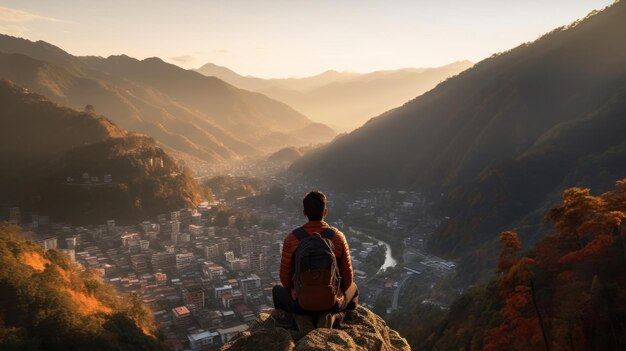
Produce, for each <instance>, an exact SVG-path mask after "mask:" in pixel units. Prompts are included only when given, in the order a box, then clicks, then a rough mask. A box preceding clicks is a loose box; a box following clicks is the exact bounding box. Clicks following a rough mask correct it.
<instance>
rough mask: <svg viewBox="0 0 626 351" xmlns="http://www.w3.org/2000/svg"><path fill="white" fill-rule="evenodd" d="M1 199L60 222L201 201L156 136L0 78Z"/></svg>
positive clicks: (133, 215)
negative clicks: (67, 105) (148, 135)
mask: <svg viewBox="0 0 626 351" xmlns="http://www.w3.org/2000/svg"><path fill="white" fill-rule="evenodd" d="M0 105H2V110H1V111H0V168H1V169H2V174H0V203H3V204H7V203H8V204H11V205H18V206H20V207H22V208H23V209H25V210H34V211H39V212H40V213H43V214H48V215H51V216H52V217H53V218H54V219H55V220H57V221H64V220H67V221H71V222H73V223H77V224H80V223H101V222H103V221H104V220H106V219H110V218H116V219H120V220H122V221H127V220H131V219H132V220H138V219H140V218H144V217H146V216H154V215H156V214H158V213H162V212H164V211H168V210H172V209H178V208H181V207H185V206H189V205H192V204H194V203H197V202H198V201H199V200H200V197H199V190H198V186H197V184H196V183H195V181H194V180H193V179H192V178H191V177H190V176H189V174H188V173H187V172H186V171H185V170H183V169H180V167H178V166H177V165H176V163H175V162H174V161H173V160H172V159H171V158H170V157H169V156H168V155H167V154H166V153H165V152H164V151H163V150H162V149H160V148H158V147H157V146H156V144H155V142H154V140H153V139H151V138H148V137H146V136H143V135H138V134H133V133H131V132H127V131H125V130H123V129H121V128H119V127H117V126H116V125H115V124H113V123H112V122H111V121H110V120H108V119H105V118H103V117H101V116H97V115H95V114H93V113H87V112H78V111H75V110H72V109H69V108H65V107H61V106H59V105H57V104H55V103H53V102H51V101H49V100H47V99H46V98H44V97H43V96H41V95H38V94H34V93H31V92H30V91H28V90H26V89H23V88H21V87H19V86H17V85H15V84H13V83H11V82H9V81H6V80H0Z"/></svg>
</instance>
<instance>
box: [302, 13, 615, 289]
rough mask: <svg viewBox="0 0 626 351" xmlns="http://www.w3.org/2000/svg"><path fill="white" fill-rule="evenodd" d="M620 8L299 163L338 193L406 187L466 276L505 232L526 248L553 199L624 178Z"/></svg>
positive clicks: (481, 266) (522, 49) (502, 57)
mask: <svg viewBox="0 0 626 351" xmlns="http://www.w3.org/2000/svg"><path fill="white" fill-rule="evenodd" d="M624 42H626V3H625V2H623V1H622V2H617V3H615V4H613V5H612V6H609V7H608V8H607V9H605V10H604V11H601V12H594V13H592V14H590V15H589V16H588V17H587V18H585V19H584V20H581V21H578V22H576V23H574V24H572V25H569V26H566V27H563V28H559V29H556V30H554V31H553V32H551V33H548V34H546V35H544V36H543V37H541V38H540V39H538V40H536V41H535V42H532V43H528V44H523V45H521V46H519V47H517V48H515V49H512V50H510V51H508V52H505V53H502V54H497V55H494V56H493V57H491V58H489V59H486V60H484V61H482V62H480V63H478V64H476V65H475V66H474V67H473V68H471V69H468V70H466V71H464V72H462V73H461V74H459V75H458V76H456V77H454V78H451V79H449V80H447V81H445V82H443V83H441V84H439V85H438V86H437V87H436V88H435V89H433V90H431V91H429V92H428V93H425V94H424V95H421V96H419V97H417V98H415V99H414V100H412V101H410V102H408V103H407V104H405V105H403V106H401V107H399V108H396V109H394V110H390V111H388V112H386V113H384V114H382V115H380V116H379V117H377V118H374V119H372V120H370V121H369V122H368V123H366V124H365V125H364V126H363V127H361V128H359V129H357V130H356V131H354V132H352V133H350V134H348V135H345V136H342V137H339V138H337V140H336V141H335V142H333V143H332V144H330V145H328V146H326V147H322V148H319V149H318V150H316V151H315V152H312V153H310V154H308V155H306V156H304V157H303V158H301V159H299V160H298V161H296V162H295V163H294V165H293V166H292V167H291V168H292V170H293V171H296V172H301V173H306V174H308V175H314V176H317V177H318V178H320V179H323V180H325V181H327V182H328V183H329V184H330V185H332V186H334V187H335V188H338V189H343V190H351V189H352V190H354V189H362V188H371V187H396V188H414V189H418V190H420V191H422V192H423V193H425V194H429V195H430V197H431V199H432V200H435V201H437V202H438V206H437V209H438V214H439V216H440V218H444V217H448V218H449V220H445V221H444V222H443V223H442V225H441V226H440V227H439V228H438V230H437V232H436V233H435V234H434V235H433V236H432V238H431V239H430V240H429V243H428V245H429V246H430V248H431V249H433V250H435V251H436V252H438V253H440V254H443V255H446V256H448V257H452V258H462V260H461V264H459V265H458V266H459V271H460V273H461V274H460V276H462V277H463V278H465V279H470V280H471V279H472V278H476V275H477V274H481V272H484V271H485V270H488V269H489V267H493V264H492V263H493V262H489V260H485V257H490V255H489V253H493V252H494V249H495V247H496V244H497V240H496V239H495V238H496V234H497V233H498V232H500V231H501V230H503V229H504V228H514V229H516V230H518V231H519V233H520V236H521V237H522V239H523V240H522V241H523V242H525V243H526V244H527V245H530V244H532V243H533V242H535V241H537V240H538V239H539V238H541V236H543V234H544V233H545V231H546V230H547V227H545V226H543V224H542V222H543V221H542V213H543V212H545V211H544V210H545V209H546V206H548V205H549V204H551V203H554V200H555V199H556V198H558V196H559V194H560V193H561V191H562V190H564V189H565V188H567V187H569V186H576V185H585V186H590V187H593V188H594V189H598V190H599V191H603V190H605V189H608V188H610V186H611V183H612V179H618V178H621V177H623V176H625V175H626V168H624V164H626V162H625V161H626V143H625V141H624V140H625V139H624V137H623V136H624V135H625V134H626V119H625V118H624V115H625V114H626V46H625V45H622V43H624Z"/></svg>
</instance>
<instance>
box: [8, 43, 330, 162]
mask: <svg viewBox="0 0 626 351" xmlns="http://www.w3.org/2000/svg"><path fill="white" fill-rule="evenodd" d="M0 78H5V79H10V80H12V81H14V82H16V83H17V84H19V85H22V86H23V87H26V88H29V89H32V90H33V91H35V92H38V93H40V94H43V95H45V96H46V97H48V98H49V99H51V100H53V101H55V102H58V103H60V104H63V105H67V106H70V107H72V108H75V109H83V108H84V107H85V106H86V105H88V104H89V105H92V106H93V107H94V108H95V110H96V111H97V112H98V113H101V114H103V115H105V116H107V117H109V118H111V119H112V120H114V122H116V123H118V124H119V125H120V126H121V127H123V128H126V129H130V130H135V131H138V132H141V133H145V134H147V135H149V136H151V137H154V138H155V139H156V140H158V142H159V143H161V144H162V145H163V146H164V147H166V148H167V149H168V150H171V151H174V152H176V153H177V154H180V155H186V156H190V157H195V158H197V159H200V160H204V161H228V160H232V159H236V158H239V157H244V156H250V155H256V154H262V153H266V152H271V151H275V150H277V149H279V148H281V147H284V146H292V145H308V144H310V143H321V142H325V141H328V140H330V139H332V138H333V137H334V135H335V133H334V132H333V131H332V129H330V128H328V127H326V126H324V125H321V124H319V123H313V122H312V121H311V120H309V119H308V118H307V117H305V116H304V115H303V114H301V113H299V112H297V111H295V110H294V109H292V108H291V107H289V106H287V105H286V104H284V103H282V102H278V101H276V100H272V99H270V98H268V97H266V96H264V95H262V94H259V93H254V92H249V91H246V90H242V89H239V88H236V87H234V86H232V85H230V84H228V83H225V82H224V81H222V80H219V79H217V78H214V77H206V76H203V75H201V74H199V73H197V72H194V71H189V70H185V69H182V68H180V67H177V66H175V65H171V64H168V63H165V62H163V61H162V60H160V59H158V58H148V59H145V60H141V61H140V60H137V59H134V58H131V57H128V56H125V55H120V56H110V57H108V58H102V57H94V56H89V57H77V56H73V55H70V54H68V53H67V52H65V51H63V50H61V49H60V48H58V47H56V46H54V45H51V44H48V43H46V42H43V41H38V42H31V41H28V40H25V39H21V38H15V37H11V36H7V35H0ZM307 128H314V129H316V130H318V131H319V134H316V135H315V136H314V137H312V136H311V135H310V133H308V132H303V130H306V129H307Z"/></svg>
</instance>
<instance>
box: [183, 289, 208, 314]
mask: <svg viewBox="0 0 626 351" xmlns="http://www.w3.org/2000/svg"><path fill="white" fill-rule="evenodd" d="M182 292H183V301H184V302H185V304H194V305H195V306H196V308H198V309H201V308H204V290H203V289H202V288H201V287H189V288H183V289H182Z"/></svg>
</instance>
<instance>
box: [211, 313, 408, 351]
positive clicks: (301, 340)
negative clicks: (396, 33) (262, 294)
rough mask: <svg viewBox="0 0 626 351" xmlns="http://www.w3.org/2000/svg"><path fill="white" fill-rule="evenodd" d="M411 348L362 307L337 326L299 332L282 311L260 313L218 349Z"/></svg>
mask: <svg viewBox="0 0 626 351" xmlns="http://www.w3.org/2000/svg"><path fill="white" fill-rule="evenodd" d="M227 350H228V351H252V350H268V351H269V350H276V351H278V350H280V351H292V350H293V351H313V350H337V351H339V350H342V351H343V350H355V351H369V350H380V351H410V350H411V348H410V347H409V344H408V343H407V341H406V339H404V338H403V337H401V336H400V334H398V332H396V331H395V330H393V329H391V328H389V327H388V326H387V324H386V323H385V321H383V320H382V318H380V317H379V316H378V315H376V314H375V313H373V312H372V311H370V310H368V309H367V308H365V307H362V306H359V307H358V308H357V309H356V310H354V311H348V312H347V313H346V315H345V317H344V318H343V321H342V322H341V323H340V325H339V327H338V328H335V329H326V328H320V329H315V330H313V331H311V332H310V333H308V334H306V335H302V333H300V332H299V331H298V328H297V327H296V325H295V324H294V322H293V320H292V319H291V318H290V316H289V315H288V314H286V313H284V312H283V311H280V310H273V311H272V313H271V314H268V313H263V314H261V315H260V316H259V319H258V320H257V323H256V324H255V325H254V326H252V327H251V328H250V329H249V330H247V331H245V332H243V333H242V334H241V335H240V336H239V337H238V338H236V339H234V340H232V341H231V342H229V343H227V344H225V345H224V346H222V348H221V349H220V351H227Z"/></svg>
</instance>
